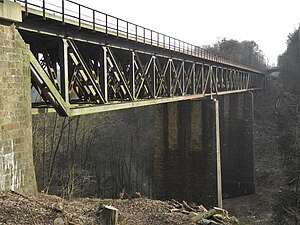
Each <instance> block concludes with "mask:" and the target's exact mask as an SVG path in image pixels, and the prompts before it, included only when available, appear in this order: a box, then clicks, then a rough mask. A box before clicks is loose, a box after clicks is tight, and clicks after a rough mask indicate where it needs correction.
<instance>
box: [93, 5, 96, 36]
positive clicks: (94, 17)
mask: <svg viewBox="0 0 300 225" xmlns="http://www.w3.org/2000/svg"><path fill="white" fill-rule="evenodd" d="M93 31H96V12H95V10H94V9H93Z"/></svg>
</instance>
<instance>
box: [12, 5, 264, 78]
mask: <svg viewBox="0 0 300 225" xmlns="http://www.w3.org/2000/svg"><path fill="white" fill-rule="evenodd" d="M36 1H38V2H39V3H40V4H37V3H34V2H36ZM14 2H19V3H21V4H22V5H23V6H24V7H25V14H26V15H28V9H30V7H33V8H38V9H40V10H42V12H43V18H44V19H46V16H47V15H46V14H47V13H54V14H58V15H59V16H60V17H61V22H62V23H65V21H66V18H71V19H73V20H74V21H78V26H79V28H81V26H82V24H83V23H86V24H90V25H91V26H92V29H93V30H94V31H95V30H96V28H97V27H99V28H103V29H104V30H105V33H106V34H112V35H115V36H117V37H123V38H126V39H130V40H134V41H136V42H141V43H144V44H148V45H152V46H155V47H160V48H164V49H168V50H172V51H175V52H179V53H183V54H186V55H191V56H195V57H199V58H202V59H206V60H211V61H214V62H218V63H222V64H226V65H230V66H234V67H239V68H244V69H247V70H250V71H254V72H257V73H261V71H259V70H257V69H254V68H252V67H250V66H246V65H242V64H240V63H235V62H232V61H231V60H229V59H226V58H224V57H222V56H220V55H217V54H216V53H213V52H211V51H209V50H206V49H204V48H201V47H199V46H195V45H193V44H190V43H187V42H185V41H182V40H179V39H176V38H173V37H170V36H168V35H165V34H162V33H159V32H157V31H154V30H151V29H148V28H145V27H143V26H140V25H137V24H134V23H131V22H128V21H126V20H123V19H120V18H118V17H115V16H112V15H109V14H107V13H103V12H101V11H98V10H95V9H92V8H90V7H87V6H84V5H81V4H79V3H77V2H74V1H72V0H61V6H57V5H54V4H52V3H51V1H50V0H48V1H47V0H14ZM68 3H69V4H72V5H74V8H77V10H78V11H74V9H70V8H69V9H68V8H67V7H66V5H67V4H68ZM47 6H51V7H47ZM84 11H90V15H86V14H84V13H83V12H84ZM97 16H98V17H97ZM100 16H102V17H103V18H104V20H103V19H99V17H100ZM111 20H114V21H115V22H110V21H111ZM120 24H123V26H122V25H120ZM139 31H141V32H139ZM147 33H148V34H149V33H150V37H149V35H146V34H147Z"/></svg>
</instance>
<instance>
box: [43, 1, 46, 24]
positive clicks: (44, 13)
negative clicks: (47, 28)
mask: <svg viewBox="0 0 300 225" xmlns="http://www.w3.org/2000/svg"><path fill="white" fill-rule="evenodd" d="M43 19H44V20H46V5H45V0H43Z"/></svg>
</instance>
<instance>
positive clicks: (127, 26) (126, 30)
mask: <svg viewBox="0 0 300 225" xmlns="http://www.w3.org/2000/svg"><path fill="white" fill-rule="evenodd" d="M128 32H129V31H128V22H126V37H127V40H128V35H129V34H128Z"/></svg>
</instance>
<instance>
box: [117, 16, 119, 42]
mask: <svg viewBox="0 0 300 225" xmlns="http://www.w3.org/2000/svg"><path fill="white" fill-rule="evenodd" d="M117 37H119V19H118V18H117Z"/></svg>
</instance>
